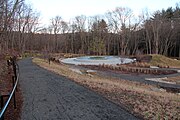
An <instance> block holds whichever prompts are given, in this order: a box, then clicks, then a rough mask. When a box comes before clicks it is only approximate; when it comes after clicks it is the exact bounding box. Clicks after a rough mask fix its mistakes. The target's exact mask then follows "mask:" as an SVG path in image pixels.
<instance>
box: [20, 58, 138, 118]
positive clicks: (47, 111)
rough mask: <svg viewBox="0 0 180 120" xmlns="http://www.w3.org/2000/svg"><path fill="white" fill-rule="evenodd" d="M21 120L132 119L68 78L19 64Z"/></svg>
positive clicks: (27, 64)
mask: <svg viewBox="0 0 180 120" xmlns="http://www.w3.org/2000/svg"><path fill="white" fill-rule="evenodd" d="M19 66H20V73H21V75H20V86H21V89H22V94H23V100H24V103H23V108H22V115H21V119H22V120H32V119H33V120H102V119H103V120H128V119H129V120H132V119H133V120H135V119H137V118H136V117H134V116H133V115H131V114H130V113H128V112H127V111H125V110H123V109H122V108H120V107H119V106H117V105H116V104H113V103H111V102H110V101H108V100H106V99H105V98H103V97H101V96H100V95H98V94H97V93H95V92H92V91H90V90H89V89H87V88H85V87H82V86H80V85H78V84H76V83H74V82H72V81H70V80H69V79H67V78H65V77H63V76H59V75H57V74H54V73H52V72H49V71H47V70H44V69H42V68H40V67H38V66H36V65H34V64H33V63H32V61H31V59H24V60H21V61H19Z"/></svg>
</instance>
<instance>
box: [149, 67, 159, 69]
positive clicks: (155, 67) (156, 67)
mask: <svg viewBox="0 0 180 120" xmlns="http://www.w3.org/2000/svg"><path fill="white" fill-rule="evenodd" d="M150 68H154V69H155V68H159V67H157V66H150Z"/></svg>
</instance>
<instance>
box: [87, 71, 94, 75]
mask: <svg viewBox="0 0 180 120" xmlns="http://www.w3.org/2000/svg"><path fill="white" fill-rule="evenodd" d="M86 73H87V74H91V75H95V74H96V71H95V70H86Z"/></svg>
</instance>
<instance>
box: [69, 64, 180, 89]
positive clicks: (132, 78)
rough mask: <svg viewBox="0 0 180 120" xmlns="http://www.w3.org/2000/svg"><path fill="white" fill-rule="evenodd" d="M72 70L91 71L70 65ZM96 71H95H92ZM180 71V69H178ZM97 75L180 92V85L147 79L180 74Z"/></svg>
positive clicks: (113, 73)
mask: <svg viewBox="0 0 180 120" xmlns="http://www.w3.org/2000/svg"><path fill="white" fill-rule="evenodd" d="M70 67H71V68H73V69H79V70H90V69H89V68H86V67H83V66H75V65H70ZM92 70H94V69H92ZM176 70H179V69H176ZM95 71H96V72H97V75H99V76H103V77H106V78H109V79H110V78H117V79H124V80H130V81H137V82H141V83H145V84H151V85H158V86H160V87H165V88H172V89H179V90H180V85H179V84H168V83H162V82H157V81H150V80H147V79H151V78H164V77H175V76H180V72H178V73H175V74H169V75H152V74H137V73H129V74H126V73H120V72H115V71H113V70H106V71H104V70H96V69H95Z"/></svg>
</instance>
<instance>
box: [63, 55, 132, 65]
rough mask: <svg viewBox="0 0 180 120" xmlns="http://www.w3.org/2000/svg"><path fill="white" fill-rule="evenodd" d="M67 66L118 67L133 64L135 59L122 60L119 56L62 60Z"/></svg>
mask: <svg viewBox="0 0 180 120" xmlns="http://www.w3.org/2000/svg"><path fill="white" fill-rule="evenodd" d="M60 61H61V62H63V63H66V64H74V65H100V64H108V65H116V64H125V63H130V62H133V61H134V60H133V59H129V58H121V57H118V56H83V57H76V58H66V59H62V60H60Z"/></svg>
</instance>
